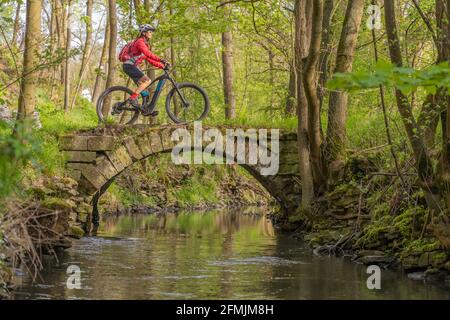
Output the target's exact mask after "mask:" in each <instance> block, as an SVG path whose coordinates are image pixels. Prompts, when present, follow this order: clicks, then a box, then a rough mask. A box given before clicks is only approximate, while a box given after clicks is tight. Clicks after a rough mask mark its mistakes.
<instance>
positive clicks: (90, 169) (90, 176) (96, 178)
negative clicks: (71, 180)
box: [81, 165, 107, 190]
mask: <svg viewBox="0 0 450 320" xmlns="http://www.w3.org/2000/svg"><path fill="white" fill-rule="evenodd" d="M81 174H82V175H83V177H85V178H86V180H87V181H89V182H90V183H91V185H92V186H93V187H94V188H95V189H96V190H99V189H100V188H101V187H102V186H103V185H104V184H105V183H106V182H107V180H106V179H105V177H104V176H103V175H102V174H101V173H100V172H99V171H98V170H97V168H96V167H95V166H94V165H89V166H86V167H85V168H84V169H83V171H82V172H81Z"/></svg>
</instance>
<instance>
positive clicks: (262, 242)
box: [15, 209, 450, 299]
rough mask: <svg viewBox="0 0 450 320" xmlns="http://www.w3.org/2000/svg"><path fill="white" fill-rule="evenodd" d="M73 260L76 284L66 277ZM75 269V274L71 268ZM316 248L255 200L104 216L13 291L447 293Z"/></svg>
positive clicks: (68, 294) (70, 294)
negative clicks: (249, 206)
mask: <svg viewBox="0 0 450 320" xmlns="http://www.w3.org/2000/svg"><path fill="white" fill-rule="evenodd" d="M69 266H75V267H72V268H74V269H72V270H77V269H78V268H79V270H80V273H79V275H80V276H79V278H78V279H79V282H77V281H76V280H75V281H72V280H73V278H71V280H70V281H69V283H70V284H79V285H80V289H76V288H75V289H71V288H69V287H68V286H67V280H68V277H69V275H68V274H67V270H68V267H69ZM73 275H74V276H76V275H77V274H73ZM368 276H369V275H368V274H367V273H366V267H364V266H361V265H357V264H354V263H352V262H351V261H348V260H346V259H343V258H335V257H317V256H314V255H313V254H312V253H311V250H310V249H309V248H308V247H306V246H305V245H303V244H302V243H301V242H299V241H297V240H295V239H292V238H290V237H289V236H288V235H287V234H284V233H281V232H278V231H277V230H276V229H275V228H274V227H273V226H272V224H271V222H270V220H268V219H267V218H265V217H264V215H262V214H261V212H258V209H255V210H254V211H251V210H250V211H249V210H246V212H238V211H234V212H225V211H214V212H207V213H195V212H190V213H181V214H163V215H134V216H118V217H109V218H107V219H106V220H104V221H103V222H102V225H101V232H100V234H99V236H98V237H85V238H82V239H80V240H76V241H74V244H73V247H72V248H70V249H68V250H66V251H64V253H63V254H62V256H61V257H60V258H59V261H58V262H55V261H53V262H52V263H46V266H45V268H44V270H43V271H42V273H41V277H40V278H39V279H37V280H36V281H35V282H34V283H33V282H32V281H31V279H30V278H29V277H28V276H26V275H25V273H23V275H22V276H19V278H20V280H21V282H22V285H21V287H19V288H18V290H17V292H16V296H15V297H16V298H17V299H450V291H449V290H448V289H445V288H440V287H439V286H436V285H430V284H426V283H423V282H420V281H413V280H410V279H408V278H407V276H406V275H404V274H402V273H400V272H394V271H387V270H382V273H381V289H380V290H377V289H375V290H369V289H368V288H367V285H366V281H367V277H368Z"/></svg>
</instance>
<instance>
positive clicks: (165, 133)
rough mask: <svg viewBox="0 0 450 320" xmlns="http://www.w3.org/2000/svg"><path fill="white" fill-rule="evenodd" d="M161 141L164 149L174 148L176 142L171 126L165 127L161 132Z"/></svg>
mask: <svg viewBox="0 0 450 320" xmlns="http://www.w3.org/2000/svg"><path fill="white" fill-rule="evenodd" d="M160 135H161V142H162V146H163V149H164V150H172V148H173V146H174V143H173V141H172V130H170V129H169V128H166V129H163V130H161V132H160Z"/></svg>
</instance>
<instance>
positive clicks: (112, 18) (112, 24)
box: [103, 0, 117, 117]
mask: <svg viewBox="0 0 450 320" xmlns="http://www.w3.org/2000/svg"><path fill="white" fill-rule="evenodd" d="M108 4H109V6H108V10H109V54H108V77H107V78H106V87H107V88H109V87H112V86H113V85H114V77H115V71H116V59H117V58H116V47H117V10H116V0H108ZM104 103H105V107H104V108H103V112H104V116H105V117H106V116H108V115H109V111H110V109H111V101H110V100H109V99H105V102H104Z"/></svg>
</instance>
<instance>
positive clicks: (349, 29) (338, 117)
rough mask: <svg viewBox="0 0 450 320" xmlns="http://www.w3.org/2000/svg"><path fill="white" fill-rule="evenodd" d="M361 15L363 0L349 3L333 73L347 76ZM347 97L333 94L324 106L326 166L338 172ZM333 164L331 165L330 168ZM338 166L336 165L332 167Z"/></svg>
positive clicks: (344, 131)
mask: <svg viewBox="0 0 450 320" xmlns="http://www.w3.org/2000/svg"><path fill="white" fill-rule="evenodd" d="M363 11H364V0H350V1H349V2H348V5H347V11H346V14H345V18H344V24H343V26H342V32H341V37H340V40H339V46H338V49H337V56H336V67H335V70H334V72H351V71H352V65H353V56H354V53H355V48H356V42H357V40H358V32H359V28H360V26H361V20H362V16H363ZM347 105H348V93H347V92H345V91H333V92H331V94H330V100H329V106H328V128H327V144H326V145H327V152H326V154H327V160H328V161H327V162H328V164H331V166H330V167H332V168H334V169H333V170H340V169H341V167H342V165H343V163H344V159H345V157H346V151H345V150H346V143H347V142H346V140H347V134H346V129H345V126H346V121H347ZM333 164H334V165H333ZM336 164H339V165H336Z"/></svg>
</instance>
